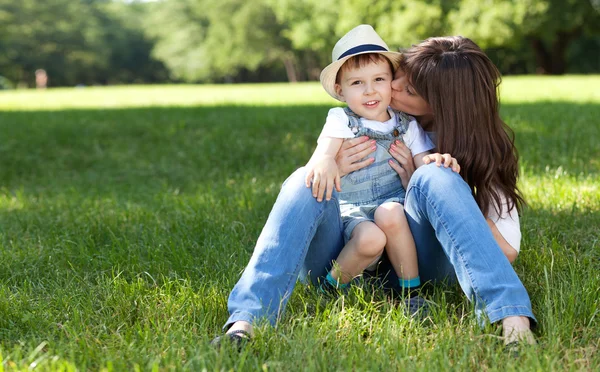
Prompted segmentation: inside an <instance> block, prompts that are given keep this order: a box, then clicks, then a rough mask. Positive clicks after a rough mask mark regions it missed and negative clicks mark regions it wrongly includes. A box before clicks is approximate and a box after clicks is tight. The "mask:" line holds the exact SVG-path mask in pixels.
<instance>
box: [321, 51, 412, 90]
mask: <svg viewBox="0 0 600 372" xmlns="http://www.w3.org/2000/svg"><path fill="white" fill-rule="evenodd" d="M367 53H377V54H383V55H384V56H386V57H387V58H388V59H389V60H390V62H391V63H392V67H393V71H392V73H394V72H395V71H396V69H397V68H398V66H400V60H401V59H402V53H400V52H384V51H365V52H361V53H356V54H352V55H349V56H346V57H344V58H341V59H338V60H337V61H335V62H332V63H330V64H329V65H327V67H325V68H324V69H323V71H321V76H320V80H321V85H323V88H324V89H325V91H326V92H327V93H328V94H329V95H330V96H332V97H333V98H335V99H337V100H338V101H343V100H342V97H340V96H338V94H337V93H336V92H335V78H336V77H337V74H338V71H339V70H340V68H341V67H342V65H343V64H344V62H346V61H347V60H348V59H349V58H352V57H354V56H357V55H359V54H367Z"/></svg>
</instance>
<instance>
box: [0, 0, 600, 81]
mask: <svg viewBox="0 0 600 372" xmlns="http://www.w3.org/2000/svg"><path fill="white" fill-rule="evenodd" d="M599 11H600V2H599V1H598V0H522V1H512V0H425V1H422V0H402V1H390V0H385V1H370V0H345V1H336V0H302V1H298V0H222V1H214V0H170V1H114V0H113V1H110V0H76V1H73V0H51V1H40V0H19V1H14V0H0V51H1V53H0V76H4V78H5V79H6V80H7V81H6V82H5V83H4V84H2V83H1V82H0V87H1V86H2V85H4V86H30V87H31V86H34V84H35V76H34V73H35V70H37V69H44V70H46V72H47V74H48V76H49V77H50V79H49V84H48V85H49V86H53V87H57V86H75V85H106V84H132V83H136V84H140V83H165V82H179V83H181V82H187V83H207V82H213V83H223V82H226V83H234V82H266V81H305V80H318V76H319V72H320V70H321V69H322V68H323V67H324V66H326V65H327V64H328V63H329V62H330V59H331V49H332V46H333V45H334V44H335V42H336V41H337V40H338V39H339V38H340V37H341V36H342V35H344V34H345V33H346V32H347V31H348V30H350V29H351V28H353V27H354V26H356V25H357V24H360V23H368V24H371V25H373V26H374V27H375V29H376V30H377V31H378V32H379V33H380V34H381V36H382V37H383V39H384V40H386V42H387V43H388V45H389V46H390V48H392V49H398V48H406V47H409V46H410V45H411V44H413V43H416V42H418V41H419V40H422V39H425V38H427V37H429V36H435V35H463V36H467V37H470V38H473V39H474V40H475V41H476V42H477V43H478V44H479V45H480V46H481V47H482V48H483V49H484V50H485V51H486V52H487V53H488V54H489V55H490V57H491V58H492V60H493V61H494V62H495V63H496V64H497V65H498V67H499V69H500V71H501V72H502V73H503V74H532V73H537V74H564V73H592V72H599V71H600V14H599Z"/></svg>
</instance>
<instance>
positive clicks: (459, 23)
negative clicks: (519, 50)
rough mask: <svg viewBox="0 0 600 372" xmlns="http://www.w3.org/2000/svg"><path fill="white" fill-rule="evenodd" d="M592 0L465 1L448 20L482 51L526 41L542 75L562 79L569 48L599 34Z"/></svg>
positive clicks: (598, 22)
mask: <svg viewBox="0 0 600 372" xmlns="http://www.w3.org/2000/svg"><path fill="white" fill-rule="evenodd" d="M595 4H596V5H595V6H594V4H592V1H591V0H519V1H517V0H486V1H480V0H462V1H460V4H459V6H458V8H457V9H455V10H454V11H452V12H451V14H450V15H449V21H450V23H451V25H452V30H453V32H454V33H457V34H462V35H463V36H467V37H471V38H473V39H475V40H476V41H477V43H478V44H480V46H482V47H483V48H489V47H498V46H515V45H517V44H518V43H519V42H520V41H521V40H526V41H527V43H528V44H529V46H530V47H531V49H532V51H533V53H534V55H535V60H536V65H537V69H538V72H540V73H543V74H564V73H565V72H566V71H567V62H566V61H567V50H568V47H569V45H570V44H571V43H572V42H573V41H574V40H575V39H577V38H579V37H580V36H582V35H591V34H594V33H596V34H597V33H598V31H599V30H600V13H599V9H598V3H597V2H596V3H595Z"/></svg>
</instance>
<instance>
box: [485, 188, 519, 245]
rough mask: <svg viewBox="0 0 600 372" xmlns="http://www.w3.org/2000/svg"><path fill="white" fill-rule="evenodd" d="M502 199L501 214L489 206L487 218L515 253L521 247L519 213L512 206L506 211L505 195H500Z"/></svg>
mask: <svg viewBox="0 0 600 372" xmlns="http://www.w3.org/2000/svg"><path fill="white" fill-rule="evenodd" d="M501 200H502V214H501V215H498V213H496V209H494V208H493V207H492V208H490V211H489V212H488V215H487V218H489V219H490V220H492V222H493V223H494V224H495V225H496V228H498V231H499V232H500V235H502V237H503V238H504V240H506V242H507V243H508V244H510V246H511V247H513V248H514V249H515V250H516V251H517V253H518V252H519V250H520V249H521V226H520V224H519V214H518V213H517V208H516V207H514V206H513V209H512V210H511V211H508V210H507V209H508V207H507V202H506V197H504V196H501Z"/></svg>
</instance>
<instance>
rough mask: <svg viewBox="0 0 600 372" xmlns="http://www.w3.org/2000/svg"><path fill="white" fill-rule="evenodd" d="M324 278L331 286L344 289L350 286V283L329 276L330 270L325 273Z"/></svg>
mask: <svg viewBox="0 0 600 372" xmlns="http://www.w3.org/2000/svg"><path fill="white" fill-rule="evenodd" d="M325 280H326V281H327V283H329V284H330V285H331V286H333V288H340V289H345V288H348V286H350V283H340V282H338V281H337V280H336V279H335V278H334V277H333V276H331V271H330V272H328V273H327V276H326V277H325Z"/></svg>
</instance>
